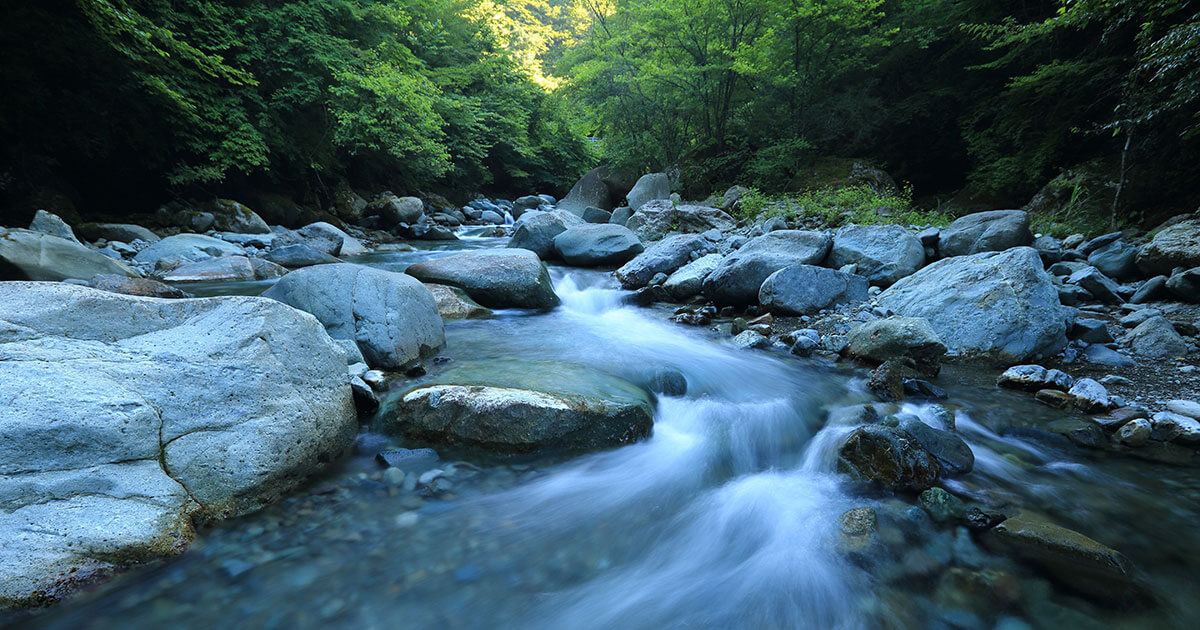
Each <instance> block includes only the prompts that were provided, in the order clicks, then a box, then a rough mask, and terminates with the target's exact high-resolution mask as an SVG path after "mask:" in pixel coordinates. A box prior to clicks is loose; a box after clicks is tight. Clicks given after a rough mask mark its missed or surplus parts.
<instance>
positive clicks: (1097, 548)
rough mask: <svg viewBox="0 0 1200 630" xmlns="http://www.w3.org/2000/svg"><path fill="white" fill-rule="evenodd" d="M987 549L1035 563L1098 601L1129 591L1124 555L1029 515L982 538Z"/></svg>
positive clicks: (1129, 572)
mask: <svg viewBox="0 0 1200 630" xmlns="http://www.w3.org/2000/svg"><path fill="white" fill-rule="evenodd" d="M985 541H986V543H987V546H988V547H991V548H993V549H994V550H996V551H1000V552H1005V553H1010V554H1012V555H1014V556H1016V557H1018V558H1020V559H1021V560H1023V561H1026V562H1029V563H1032V564H1035V565H1037V566H1039V567H1041V568H1043V569H1045V570H1046V571H1048V572H1049V573H1050V574H1051V575H1052V576H1054V577H1055V579H1056V580H1058V581H1059V582H1060V583H1062V584H1064V585H1066V586H1068V587H1070V588H1072V589H1074V590H1076V591H1079V592H1081V593H1083V594H1085V595H1089V596H1092V597H1095V598H1097V599H1099V600H1102V601H1111V600H1112V599H1114V598H1117V599H1120V598H1123V597H1124V596H1125V595H1127V594H1129V593H1130V591H1131V590H1132V588H1133V568H1132V566H1131V565H1130V563H1129V561H1128V560H1126V559H1125V556H1123V555H1121V554H1120V553H1119V552H1117V551H1114V550H1112V549H1110V548H1108V547H1105V546H1104V545H1102V544H1100V543H1098V542H1096V541H1094V540H1092V539H1091V538H1088V537H1087V536H1084V535H1083V534H1080V533H1079V532H1076V531H1072V530H1069V529H1067V528H1065V527H1059V526H1058V525H1054V524H1052V523H1049V522H1046V521H1042V520H1040V519H1037V518H1034V517H1032V516H1024V515H1019V516H1013V517H1009V518H1008V519H1007V520H1005V521H1004V522H1003V523H1000V524H999V525H997V526H996V527H994V528H992V529H991V530H990V531H989V532H988V534H987V535H986V538H985Z"/></svg>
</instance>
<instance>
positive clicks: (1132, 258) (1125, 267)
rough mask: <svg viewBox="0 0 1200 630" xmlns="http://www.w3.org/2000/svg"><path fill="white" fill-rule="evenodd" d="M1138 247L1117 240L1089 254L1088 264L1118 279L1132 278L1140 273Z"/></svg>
mask: <svg viewBox="0 0 1200 630" xmlns="http://www.w3.org/2000/svg"><path fill="white" fill-rule="evenodd" d="M1137 254H1138V248H1137V247H1134V246H1133V245H1130V244H1129V243H1126V242H1125V241H1121V240H1117V241H1113V242H1111V243H1109V244H1107V245H1104V246H1102V247H1099V248H1097V249H1095V250H1094V251H1092V253H1091V254H1088V258H1087V261H1088V264H1089V265H1091V266H1093V267H1095V268H1097V269H1099V270H1100V271H1101V273H1103V274H1104V275H1106V276H1108V277H1110V278H1116V279H1118V280H1132V279H1134V278H1137V277H1138V276H1139V275H1140V272H1139V270H1138V267H1137V263H1136V260H1137Z"/></svg>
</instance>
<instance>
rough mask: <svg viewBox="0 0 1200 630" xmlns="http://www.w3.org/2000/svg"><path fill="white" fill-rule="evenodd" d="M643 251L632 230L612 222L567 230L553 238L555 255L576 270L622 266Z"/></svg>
mask: <svg viewBox="0 0 1200 630" xmlns="http://www.w3.org/2000/svg"><path fill="white" fill-rule="evenodd" d="M643 249H644V247H643V246H642V242H641V241H640V240H638V237H637V235H636V234H634V233H633V231H632V230H630V229H629V228H627V227H625V226H622V225H613V224H611V223H604V224H594V223H589V224H587V225H580V226H575V227H570V228H567V229H566V231H564V232H562V233H561V234H559V235H558V236H555V237H554V251H555V253H557V254H558V255H559V257H560V258H562V259H563V261H564V262H566V263H567V264H568V265H572V266H576V267H600V266H608V265H620V264H624V263H626V262H628V261H629V260H630V259H632V258H633V257H635V256H637V255H638V254H640V253H642V251H643Z"/></svg>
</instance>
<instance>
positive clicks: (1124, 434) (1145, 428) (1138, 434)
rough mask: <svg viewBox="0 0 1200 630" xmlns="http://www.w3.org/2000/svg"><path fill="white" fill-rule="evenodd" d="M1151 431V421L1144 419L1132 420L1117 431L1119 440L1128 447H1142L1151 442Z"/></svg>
mask: <svg viewBox="0 0 1200 630" xmlns="http://www.w3.org/2000/svg"><path fill="white" fill-rule="evenodd" d="M1151 429H1152V427H1151V425H1150V421H1149V420H1146V419H1144V418H1137V419H1135V420H1130V421H1129V422H1126V423H1125V424H1124V426H1122V427H1121V428H1120V429H1117V439H1118V440H1120V441H1121V443H1122V444H1125V445H1126V446H1142V445H1144V444H1145V443H1146V442H1149V441H1150V431H1151Z"/></svg>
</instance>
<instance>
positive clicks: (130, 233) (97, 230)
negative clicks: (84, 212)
mask: <svg viewBox="0 0 1200 630" xmlns="http://www.w3.org/2000/svg"><path fill="white" fill-rule="evenodd" d="M79 234H80V236H82V237H83V238H86V239H87V240H89V241H96V240H100V239H105V240H108V241H121V242H122V243H132V242H133V241H136V240H142V241H146V242H147V243H157V242H158V241H159V236H158V235H157V234H155V233H154V232H151V231H150V230H149V229H148V228H144V227H142V226H140V225H134V224H132V223H84V224H82V225H80V226H79Z"/></svg>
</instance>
